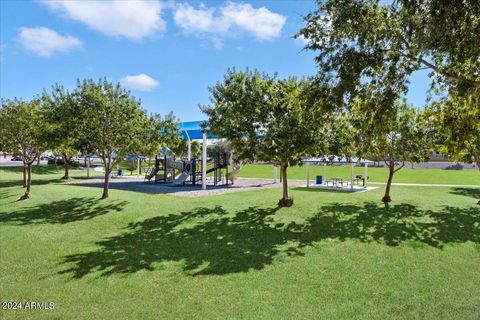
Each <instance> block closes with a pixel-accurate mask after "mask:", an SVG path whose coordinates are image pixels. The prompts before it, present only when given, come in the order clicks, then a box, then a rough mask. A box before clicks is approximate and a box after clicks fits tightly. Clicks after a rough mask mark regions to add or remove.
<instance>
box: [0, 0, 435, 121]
mask: <svg viewBox="0 0 480 320" xmlns="http://www.w3.org/2000/svg"><path fill="white" fill-rule="evenodd" d="M314 8H315V3H314V1H313V0H311V1H310V0H308V1H307V0H303V1H302V0H297V1H286V0H282V1H280V0H277V1H249V2H247V1H245V2H228V1H226V2H223V1H202V2H199V1H186V2H183V1H179V2H174V1H147V2H129V1H119V2H105V1H102V2H100V3H98V2H94V1H89V2H88V1H84V2H75V1H71V0H70V1H56V2H52V1H49V2H46V1H34V2H28V1H14V0H10V1H9V0H7V1H0V55H1V56H0V96H1V98H3V99H6V98H13V97H21V98H24V99H30V98H32V96H33V95H35V94H38V93H40V92H42V90H43V89H44V88H46V89H48V88H50V87H51V85H52V84H54V83H59V84H61V85H64V86H65V87H66V88H70V89H71V88H73V87H74V86H75V82H76V79H77V78H94V79H98V78H100V77H107V79H109V80H111V81H114V82H118V81H120V82H121V83H122V84H124V86H126V87H128V88H129V89H130V90H131V91H132V94H133V95H134V96H135V97H137V98H139V99H141V101H142V106H143V107H144V108H146V109H147V110H149V111H154V112H159V113H162V114H165V113H167V112H170V111H173V112H174V113H175V115H177V116H178V117H179V118H180V119H181V120H182V121H190V120H201V119H204V116H203V114H202V113H201V112H200V110H199V108H198V105H199V104H206V103H208V98H209V92H208V87H209V86H212V85H214V84H215V83H216V82H217V81H219V80H221V79H222V77H223V75H224V74H225V71H226V70H227V69H228V68H230V67H235V68H237V69H244V68H247V67H248V68H250V69H255V68H256V69H259V70H260V71H264V72H267V73H275V72H276V73H278V74H279V76H281V77H287V76H290V75H295V76H299V77H302V76H309V75H313V74H315V72H316V68H315V63H314V61H313V57H314V54H313V53H312V52H305V51H302V47H303V44H302V42H301V41H299V40H293V39H292V35H293V34H295V33H296V32H297V31H298V30H299V28H300V27H301V26H302V18H301V16H302V15H305V14H307V13H308V12H309V11H310V10H312V9H314ZM426 74H427V71H422V72H419V73H416V74H415V75H414V76H413V77H412V85H411V88H410V92H409V94H408V96H407V98H408V101H409V102H410V103H412V104H414V105H416V106H422V105H423V104H424V103H425V96H426V90H427V89H428V85H429V81H428V78H427V76H426Z"/></svg>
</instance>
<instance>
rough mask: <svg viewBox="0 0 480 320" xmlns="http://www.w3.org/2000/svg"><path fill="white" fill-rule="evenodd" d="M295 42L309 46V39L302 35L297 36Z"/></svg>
mask: <svg viewBox="0 0 480 320" xmlns="http://www.w3.org/2000/svg"><path fill="white" fill-rule="evenodd" d="M295 41H297V42H298V43H300V44H301V45H303V46H307V45H309V44H310V39H307V38H305V37H304V36H303V34H301V35H299V36H298V37H297V38H295Z"/></svg>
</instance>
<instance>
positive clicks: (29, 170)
mask: <svg viewBox="0 0 480 320" xmlns="http://www.w3.org/2000/svg"><path fill="white" fill-rule="evenodd" d="M32 163H33V161H32V162H31V163H29V164H28V165H27V170H26V175H27V186H26V187H27V189H26V190H25V193H24V194H23V196H21V197H20V199H18V200H27V199H29V198H30V187H31V185H32Z"/></svg>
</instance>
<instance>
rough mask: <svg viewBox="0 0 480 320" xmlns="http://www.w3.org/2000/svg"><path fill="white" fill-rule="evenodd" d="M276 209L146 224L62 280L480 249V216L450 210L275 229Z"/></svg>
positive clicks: (350, 213) (339, 214)
mask: <svg viewBox="0 0 480 320" xmlns="http://www.w3.org/2000/svg"><path fill="white" fill-rule="evenodd" d="M276 211H277V208H269V209H265V208H258V207H249V208H247V209H244V210H241V211H238V212H234V213H230V212H227V211H226V210H225V209H223V208H222V207H221V206H217V207H214V208H204V207H200V208H196V209H194V210H192V211H189V212H183V213H181V214H170V215H168V216H160V217H155V218H151V219H147V220H144V221H142V222H138V223H135V224H130V225H129V226H127V227H126V230H125V232H124V233H123V234H120V235H118V236H114V237H111V238H107V239H104V240H101V241H98V242H97V243H96V245H97V246H99V249H98V250H97V251H91V252H85V253H78V254H73V255H69V256H67V257H65V259H64V261H63V263H64V264H68V265H71V267H69V268H68V269H65V270H63V271H61V272H60V273H61V274H71V275H72V277H73V278H82V277H84V276H85V275H87V274H90V273H95V272H99V273H100V275H101V276H109V275H112V274H116V273H119V274H129V273H134V272H137V271H140V270H153V269H154V264H156V263H162V262H168V261H175V262H180V263H182V268H183V271H184V272H185V273H186V274H189V275H192V276H196V275H210V274H215V275H223V274H228V273H237V272H246V271H248V270H251V269H255V270H259V269H262V268H264V267H265V266H266V265H269V264H271V263H272V262H273V260H274V258H275V256H277V255H279V254H286V255H290V256H291V255H302V254H303V253H302V252H303V248H304V247H306V246H311V245H312V244H314V243H316V242H319V241H322V240H324V239H337V240H346V239H355V240H358V241H361V242H378V243H383V244H385V245H388V246H398V245H400V244H401V243H402V242H404V241H407V240H414V241H419V242H422V243H424V244H427V245H430V246H432V247H435V248H442V247H443V245H444V244H446V243H460V242H466V241H473V242H476V243H479V242H480V230H479V228H480V226H479V224H480V210H479V209H476V208H451V207H445V208H443V209H442V210H440V211H437V212H433V211H428V210H421V209H418V208H416V207H415V206H412V205H410V204H399V205H394V206H391V207H389V208H385V207H384V206H380V205H378V204H376V203H364V204H363V205H345V204H340V203H336V204H333V205H329V206H324V207H322V208H321V210H320V212H319V213H318V214H317V215H315V216H313V217H312V218H310V219H308V220H307V221H306V222H305V223H302V224H298V223H296V222H293V221H291V222H285V223H279V222H275V220H274V214H275V212H276Z"/></svg>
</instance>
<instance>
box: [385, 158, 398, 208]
mask: <svg viewBox="0 0 480 320" xmlns="http://www.w3.org/2000/svg"><path fill="white" fill-rule="evenodd" d="M394 166H395V164H394V163H393V162H390V163H389V165H388V180H387V186H386V187H385V195H384V196H383V198H382V201H383V202H385V203H389V202H391V201H392V198H390V187H391V185H392V180H393V174H394V173H395V168H394Z"/></svg>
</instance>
